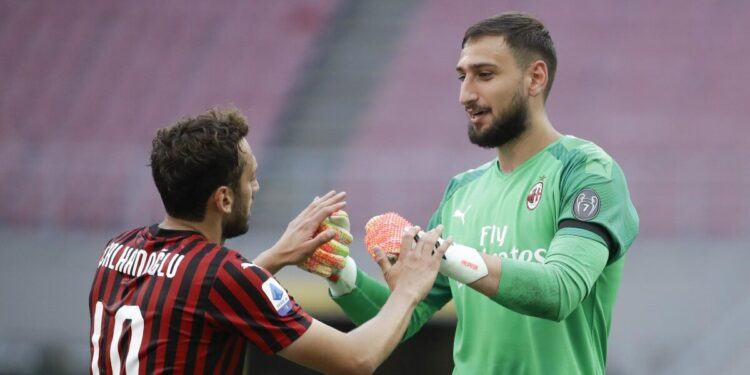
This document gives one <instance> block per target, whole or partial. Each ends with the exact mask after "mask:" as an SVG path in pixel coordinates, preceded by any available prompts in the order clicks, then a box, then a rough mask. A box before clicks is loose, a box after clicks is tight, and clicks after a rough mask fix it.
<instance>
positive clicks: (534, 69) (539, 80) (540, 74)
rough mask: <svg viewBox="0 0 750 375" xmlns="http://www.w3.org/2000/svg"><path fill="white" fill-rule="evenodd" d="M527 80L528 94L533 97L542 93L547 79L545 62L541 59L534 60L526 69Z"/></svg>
mask: <svg viewBox="0 0 750 375" xmlns="http://www.w3.org/2000/svg"><path fill="white" fill-rule="evenodd" d="M527 74H528V78H527V79H528V80H529V96H532V97H535V96H538V95H544V89H545V88H546V87H547V83H548V82H547V81H548V79H549V75H548V71H547V64H546V63H545V62H544V61H542V60H536V61H534V62H533V63H531V65H529V68H528V70H527Z"/></svg>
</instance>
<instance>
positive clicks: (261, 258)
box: [253, 249, 286, 275]
mask: <svg viewBox="0 0 750 375" xmlns="http://www.w3.org/2000/svg"><path fill="white" fill-rule="evenodd" d="M253 263H254V264H255V265H257V266H260V267H263V268H264V269H265V270H266V271H268V272H270V273H271V274H272V275H273V274H276V272H279V271H280V270H281V269H282V268H284V267H285V266H286V264H284V260H283V259H281V258H280V257H278V256H276V255H274V254H273V252H272V251H271V249H269V250H266V251H264V252H262V253H260V254H258V256H257V257H256V258H255V259H253Z"/></svg>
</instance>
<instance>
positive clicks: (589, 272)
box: [491, 236, 608, 321]
mask: <svg viewBox="0 0 750 375" xmlns="http://www.w3.org/2000/svg"><path fill="white" fill-rule="evenodd" d="M607 257H608V251H607V249H606V247H604V245H602V244H600V243H598V242H596V241H593V240H589V239H585V238H582V237H578V236H560V237H559V238H555V240H554V241H553V243H552V244H551V245H550V250H549V251H548V257H547V260H546V262H545V263H544V264H539V263H531V262H524V261H520V260H515V259H509V258H504V259H503V260H502V275H501V278H500V284H499V287H498V289H497V291H496V293H495V294H494V295H492V296H491V298H492V300H494V301H495V302H497V303H499V304H501V305H503V306H505V307H507V308H509V309H511V310H513V311H516V312H518V313H521V314H525V315H531V316H535V317H539V318H544V319H549V320H554V321H561V320H563V319H565V318H566V317H567V316H568V315H569V314H570V313H571V312H572V311H573V310H575V309H576V308H577V307H578V305H579V304H580V303H581V301H583V300H584V299H585V298H586V296H588V294H589V292H590V291H591V288H592V287H593V285H594V283H595V282H596V279H597V278H598V277H599V274H601V272H602V270H603V269H604V267H605V266H606V263H607Z"/></svg>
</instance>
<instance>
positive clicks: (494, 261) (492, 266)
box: [469, 253, 502, 298]
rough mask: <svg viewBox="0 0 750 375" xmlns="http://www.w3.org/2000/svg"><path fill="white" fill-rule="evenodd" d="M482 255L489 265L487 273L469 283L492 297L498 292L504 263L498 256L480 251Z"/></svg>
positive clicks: (478, 290)
mask: <svg viewBox="0 0 750 375" xmlns="http://www.w3.org/2000/svg"><path fill="white" fill-rule="evenodd" d="M480 255H481V256H482V260H484V263H485V264H486V265H487V275H486V276H484V277H483V278H481V279H479V280H477V281H475V282H473V283H471V284H469V287H471V288H472V289H474V290H476V291H477V292H480V293H482V294H484V295H485V296H487V297H490V298H492V297H494V296H495V294H497V288H498V286H499V285H500V275H501V274H502V263H501V262H500V258H498V257H493V256H490V255H487V254H484V253H480Z"/></svg>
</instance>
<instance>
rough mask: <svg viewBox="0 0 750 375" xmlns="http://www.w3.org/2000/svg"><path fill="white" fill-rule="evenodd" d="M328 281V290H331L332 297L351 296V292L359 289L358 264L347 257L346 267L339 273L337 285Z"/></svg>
mask: <svg viewBox="0 0 750 375" xmlns="http://www.w3.org/2000/svg"><path fill="white" fill-rule="evenodd" d="M326 280H327V279H326ZM327 281H328V289H330V290H331V295H332V296H334V297H340V296H343V295H344V294H349V292H351V291H352V290H354V288H356V287H357V284H356V282H357V264H356V263H354V259H352V257H350V256H347V257H346V265H345V266H344V268H342V269H341V271H340V272H339V279H338V280H337V281H336V282H335V283H334V282H333V281H331V280H327Z"/></svg>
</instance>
